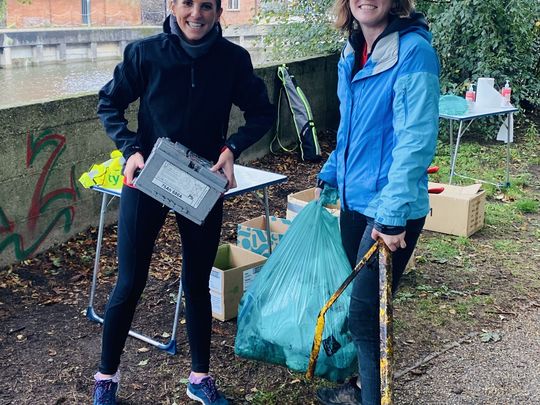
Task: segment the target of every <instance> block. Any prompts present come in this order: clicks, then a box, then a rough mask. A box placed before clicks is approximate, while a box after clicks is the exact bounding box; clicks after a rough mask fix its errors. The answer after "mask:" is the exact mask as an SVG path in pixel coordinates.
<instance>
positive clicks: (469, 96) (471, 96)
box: [465, 83, 476, 108]
mask: <svg viewBox="0 0 540 405" xmlns="http://www.w3.org/2000/svg"><path fill="white" fill-rule="evenodd" d="M465 100H467V104H469V108H471V107H472V105H473V103H474V102H475V100H476V92H475V91H474V88H473V85H472V83H471V84H470V85H469V90H467V91H466V92H465Z"/></svg>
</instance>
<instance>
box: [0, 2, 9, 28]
mask: <svg viewBox="0 0 540 405" xmlns="http://www.w3.org/2000/svg"><path fill="white" fill-rule="evenodd" d="M6 1H7V0H0V27H4V26H5V24H6Z"/></svg>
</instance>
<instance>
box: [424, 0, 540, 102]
mask: <svg viewBox="0 0 540 405" xmlns="http://www.w3.org/2000/svg"><path fill="white" fill-rule="evenodd" d="M428 14H429V15H430V16H431V18H430V20H431V23H432V24H431V29H432V31H433V34H434V46H435V48H436V49H437V51H438V54H439V58H440V61H441V68H442V71H441V85H442V89H443V92H445V91H454V92H456V94H463V93H464V92H465V90H466V86H467V84H468V83H469V82H470V80H473V81H476V79H477V78H478V77H494V78H495V82H496V83H497V86H499V87H501V86H503V85H504V82H505V80H507V79H508V80H509V81H510V83H511V85H512V98H513V101H514V102H515V104H518V103H519V102H520V101H521V100H527V101H528V102H529V103H532V104H534V105H536V106H539V105H540V81H539V80H538V76H539V74H540V58H539V53H540V21H539V17H538V16H540V2H538V1H530V0H514V1H510V2H501V1H500V0H455V1H451V2H447V3H446V4H444V5H441V4H437V3H436V4H433V5H432V6H430V7H428Z"/></svg>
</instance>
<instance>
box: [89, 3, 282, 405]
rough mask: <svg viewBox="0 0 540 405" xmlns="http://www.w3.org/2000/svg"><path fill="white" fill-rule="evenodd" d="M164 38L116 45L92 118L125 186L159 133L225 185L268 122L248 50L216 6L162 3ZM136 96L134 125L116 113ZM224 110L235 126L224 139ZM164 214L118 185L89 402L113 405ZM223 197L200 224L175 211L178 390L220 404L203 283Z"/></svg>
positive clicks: (154, 204)
mask: <svg viewBox="0 0 540 405" xmlns="http://www.w3.org/2000/svg"><path fill="white" fill-rule="evenodd" d="M170 6H171V15H170V16H169V17H168V18H167V19H166V20H165V23H164V33H162V34H159V35H155V36H152V37H149V38H146V39H143V40H140V41H136V42H133V43H131V44H129V45H128V46H127V47H126V50H125V53H124V59H123V61H122V63H120V64H119V65H118V66H117V67H116V69H115V72H114V77H113V79H112V80H111V81H110V82H109V83H107V84H106V85H105V86H104V87H103V88H102V89H101V91H100V92H99V104H98V115H99V118H100V119H101V121H102V122H103V125H104V127H105V130H106V132H107V135H108V136H110V137H111V139H112V140H113V141H114V142H115V143H116V146H117V148H118V149H120V150H121V151H122V153H123V155H124V158H125V159H126V165H125V169H124V175H125V180H126V182H127V183H128V184H131V183H132V181H133V177H134V174H135V171H136V170H137V169H141V168H142V167H143V166H144V161H145V159H146V158H147V157H148V155H149V153H150V151H151V150H152V147H153V145H154V143H155V141H156V140H157V139H158V138H159V137H168V138H170V139H171V140H172V141H174V142H179V143H181V144H183V145H184V146H186V147H187V148H189V149H191V150H192V151H194V152H195V153H196V154H198V155H200V156H202V157H204V158H206V159H208V160H211V161H214V162H216V164H215V165H214V167H213V168H212V170H214V171H217V170H220V169H221V170H222V171H223V173H224V174H225V176H226V177H227V180H228V181H229V187H231V188H233V187H235V185H236V183H235V179H234V160H235V159H236V158H238V156H239V155H240V153H241V152H242V151H243V150H244V149H246V148H247V147H249V146H250V145H252V144H253V143H255V142H256V141H257V140H259V139H260V138H261V137H262V136H263V135H264V134H265V133H266V132H267V131H268V130H269V129H270V128H271V126H272V124H273V121H274V109H273V107H272V105H271V104H270V102H269V100H268V95H267V92H266V88H265V85H264V82H263V81H262V80H261V79H260V78H258V77H257V76H256V75H255V74H254V72H253V66H252V63H251V59H250V56H249V53H248V52H247V51H246V50H245V49H243V48H241V47H240V46H238V45H235V44H233V43H231V42H229V41H228V40H226V39H225V38H223V37H222V33H221V27H220V25H219V22H218V21H219V18H220V16H221V12H222V9H221V1H220V0H172V1H171V4H170ZM137 99H138V100H139V112H138V126H137V130H136V131H132V130H130V129H129V128H128V123H127V120H126V119H125V117H124V113H125V110H126V109H127V107H128V106H129V104H130V103H132V102H134V101H136V100H137ZM232 104H235V105H237V106H238V107H239V108H240V109H241V110H242V111H243V112H244V118H245V124H244V125H243V126H241V127H240V128H239V129H238V131H237V132H236V133H234V134H231V135H230V136H229V137H228V138H227V129H228V125H229V115H230V111H231V107H232ZM167 212H168V208H166V207H163V206H162V205H161V204H160V203H159V202H157V201H156V200H154V199H152V198H151V197H148V196H146V195H145V194H143V193H141V192H140V191H138V190H136V189H133V188H130V187H124V188H123V190H122V198H121V200H120V214H119V220H118V264H119V272H118V281H117V284H116V287H115V288H114V290H113V292H112V295H111V297H110V299H109V303H108V305H107V309H106V312H105V321H104V327H103V342H102V354H101V365H100V367H99V372H98V373H97V374H96V376H95V377H96V385H95V389H94V404H105V403H107V404H109V403H113V404H115V403H116V399H115V398H116V391H117V387H118V366H119V363H120V355H121V353H122V350H123V348H124V344H125V341H126V338H127V335H128V331H129V329H130V326H131V322H132V320H133V314H134V312H135V307H136V305H137V302H138V300H139V298H140V296H141V294H142V291H143V289H144V286H145V284H146V279H147V276H148V268H149V264H150V259H151V255H152V250H153V246H154V243H155V239H156V237H157V234H158V232H159V230H160V229H161V227H162V226H163V223H164V220H165V217H166V215H167ZM222 212H223V200H220V201H218V202H217V203H216V205H215V206H214V208H213V209H212V210H211V211H210V213H209V214H208V217H207V218H206V221H205V223H204V224H203V225H200V226H199V225H196V224H195V223H193V222H191V221H190V220H188V219H186V218H185V217H182V216H180V215H178V214H177V215H176V221H177V223H178V228H179V231H180V236H181V239H182V251H183V261H182V283H183V289H184V297H185V301H186V323H187V333H188V339H189V345H190V349H191V357H192V366H191V374H190V376H189V384H188V388H187V394H188V396H189V397H191V398H192V399H194V400H196V401H199V402H202V403H205V404H206V403H208V404H226V403H227V400H226V399H225V398H224V397H223V395H222V394H221V393H220V392H219V391H217V389H216V387H215V384H214V380H213V379H212V377H210V376H209V375H208V372H209V359H210V335H211V321H212V314H211V305H210V293H209V289H208V282H209V277H210V271H211V269H212V265H213V261H214V258H215V256H216V252H217V247H218V244H219V239H220V232H221V224H222Z"/></svg>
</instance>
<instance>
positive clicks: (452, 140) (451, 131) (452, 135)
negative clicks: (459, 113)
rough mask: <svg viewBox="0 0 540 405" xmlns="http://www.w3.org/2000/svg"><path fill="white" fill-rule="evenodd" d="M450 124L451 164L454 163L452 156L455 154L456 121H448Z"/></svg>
mask: <svg viewBox="0 0 540 405" xmlns="http://www.w3.org/2000/svg"><path fill="white" fill-rule="evenodd" d="M448 124H449V131H448V132H449V133H450V134H449V135H450V163H451V162H452V155H453V154H454V150H453V147H454V121H453V120H448Z"/></svg>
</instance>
